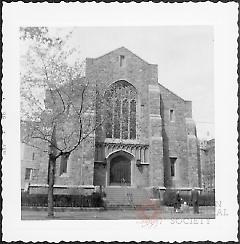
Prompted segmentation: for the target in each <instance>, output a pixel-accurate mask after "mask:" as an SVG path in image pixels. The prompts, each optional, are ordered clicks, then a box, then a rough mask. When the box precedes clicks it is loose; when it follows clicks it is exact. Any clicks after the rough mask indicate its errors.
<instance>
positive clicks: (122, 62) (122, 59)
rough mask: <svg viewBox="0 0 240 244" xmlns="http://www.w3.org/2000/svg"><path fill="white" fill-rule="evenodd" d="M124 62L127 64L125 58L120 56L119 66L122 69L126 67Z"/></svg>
mask: <svg viewBox="0 0 240 244" xmlns="http://www.w3.org/2000/svg"><path fill="white" fill-rule="evenodd" d="M124 62H125V56H123V55H120V57H119V65H120V67H122V66H123V65H124Z"/></svg>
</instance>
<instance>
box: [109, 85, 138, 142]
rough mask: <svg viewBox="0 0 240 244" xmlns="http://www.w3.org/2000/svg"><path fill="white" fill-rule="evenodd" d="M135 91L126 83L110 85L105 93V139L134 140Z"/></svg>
mask: <svg viewBox="0 0 240 244" xmlns="http://www.w3.org/2000/svg"><path fill="white" fill-rule="evenodd" d="M136 99H137V91H136V89H135V87H134V86H132V85H131V84H130V83H128V82H127V81H124V80H121V81H117V82H115V83H114V84H112V85H111V86H110V87H109V89H108V90H107V91H106V93H105V100H106V123H105V131H106V138H118V139H136V104H137V103H136Z"/></svg>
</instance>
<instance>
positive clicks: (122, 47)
mask: <svg viewBox="0 0 240 244" xmlns="http://www.w3.org/2000/svg"><path fill="white" fill-rule="evenodd" d="M119 49H125V50H127V51H128V52H130V53H132V54H133V55H134V56H136V57H137V58H139V59H140V60H142V61H143V62H144V63H146V64H148V65H157V64H150V63H148V62H147V61H146V60H144V59H142V58H141V57H139V56H138V55H137V54H135V53H134V52H132V51H131V50H129V49H128V48H126V47H124V46H121V47H119V48H116V49H114V50H112V51H110V52H107V53H105V54H103V55H101V56H98V57H97V58H92V59H99V58H102V57H104V56H106V55H109V54H110V53H113V52H115V51H117V50H119Z"/></svg>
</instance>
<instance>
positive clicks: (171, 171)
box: [170, 158, 177, 177]
mask: <svg viewBox="0 0 240 244" xmlns="http://www.w3.org/2000/svg"><path fill="white" fill-rule="evenodd" d="M176 160H177V158H170V164H171V165H170V173H171V176H172V177H173V176H175V175H176V172H175V163H176Z"/></svg>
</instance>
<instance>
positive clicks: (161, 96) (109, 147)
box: [22, 47, 201, 203]
mask: <svg viewBox="0 0 240 244" xmlns="http://www.w3.org/2000/svg"><path fill="white" fill-rule="evenodd" d="M85 77H86V78H87V79H88V80H89V81H91V83H92V84H93V86H92V87H94V89H96V90H97V91H98V93H99V94H100V95H103V96H104V97H105V99H106V101H107V102H108V104H110V106H108V108H107V109H105V110H104V106H99V105H98V106H96V110H95V111H93V113H95V114H96V118H97V119H98V118H101V116H102V114H103V113H105V114H106V113H107V118H108V119H107V120H106V121H105V123H104V125H103V126H101V127H100V128H98V130H97V131H96V132H95V133H94V134H92V135H91V136H90V137H89V138H88V139H87V141H85V142H84V143H82V145H81V146H80V147H79V149H78V150H77V151H75V152H74V153H73V154H71V156H70V157H69V158H68V159H64V158H60V159H59V160H58V161H57V165H56V180H55V193H58V192H61V193H62V192H64V193H73V192H75V193H76V192H77V193H79V192H80V191H83V190H85V191H91V190H93V189H94V186H99V185H101V186H103V187H105V190H106V192H107V196H110V195H111V194H112V197H113V198H114V192H117V191H118V196H120V195H121V192H122V190H121V189H122V186H124V187H125V188H124V189H130V190H132V192H133V194H135V193H136V194H137V191H145V192H147V194H148V196H149V197H153V196H152V195H151V192H152V189H153V188H155V189H158V190H159V192H160V195H161V192H162V191H165V190H166V188H171V189H179V190H182V191H189V190H190V189H191V188H192V187H200V186H201V180H200V179H201V174H200V152H199V147H198V140H197V137H196V127H195V123H194V121H193V119H192V104H191V101H185V100H184V99H182V98H181V97H179V96H177V95H176V94H174V93H173V92H171V91H170V90H168V89H167V88H165V87H164V86H162V85H161V84H160V83H161V81H160V83H159V81H158V66H157V65H156V64H149V63H147V62H146V61H144V60H142V59H141V58H139V57H138V56H137V55H135V54H133V53H132V52H131V51H129V50H128V49H126V48H124V47H121V48H119V49H116V50H114V51H112V52H110V53H107V54H105V55H103V56H101V57H98V58H87V59H86V66H85ZM97 99H98V96H97V95H96V100H97ZM31 157H33V156H32V155H31ZM23 161H24V160H23ZM30 161H31V163H33V161H36V160H32V159H31V160H30ZM22 165H24V164H22ZM25 165H26V164H25ZM22 167H23V166H22ZM25 167H26V166H25ZM28 168H32V169H35V170H36V172H37V176H35V177H33V178H34V179H33V180H32V181H31V182H30V190H31V192H39V191H46V189H47V188H46V187H47V169H48V160H47V158H46V156H45V157H44V155H41V156H40V157H39V158H38V160H37V162H36V164H35V166H34V167H33V166H31V167H28ZM24 170H25V169H24V168H22V171H23V172H24ZM28 171H29V169H28ZM22 174H23V175H26V174H29V173H27V171H26V172H25V173H22ZM25 178H27V179H28V178H29V177H28V175H27V176H26V177H25ZM27 179H26V180H25V181H24V180H23V181H22V185H24V182H26V181H27V182H28V180H27ZM137 189H138V190H137ZM134 192H135V193H134ZM140 195H141V194H140ZM116 198H117V197H116ZM119 201H121V200H120V199H119ZM115 203H117V202H116V201H115Z"/></svg>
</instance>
